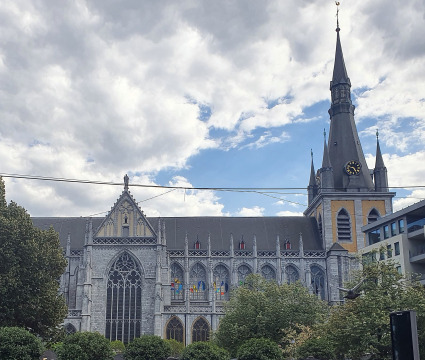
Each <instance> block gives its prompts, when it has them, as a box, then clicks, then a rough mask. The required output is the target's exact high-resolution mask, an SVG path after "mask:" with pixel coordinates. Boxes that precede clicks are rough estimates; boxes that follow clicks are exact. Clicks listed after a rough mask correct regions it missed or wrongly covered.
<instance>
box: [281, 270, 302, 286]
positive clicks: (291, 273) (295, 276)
mask: <svg viewBox="0 0 425 360" xmlns="http://www.w3.org/2000/svg"><path fill="white" fill-rule="evenodd" d="M285 275H286V282H287V283H288V284H293V283H295V282H296V281H298V280H299V279H300V274H299V273H298V270H297V269H296V268H295V266H293V265H288V266H287V267H286V268H285Z"/></svg>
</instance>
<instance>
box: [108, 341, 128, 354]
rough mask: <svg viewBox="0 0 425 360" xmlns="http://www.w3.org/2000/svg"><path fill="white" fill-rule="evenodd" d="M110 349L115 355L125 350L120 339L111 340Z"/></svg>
mask: <svg viewBox="0 0 425 360" xmlns="http://www.w3.org/2000/svg"><path fill="white" fill-rule="evenodd" d="M111 349H112V351H113V352H114V354H115V355H116V354H121V353H123V352H124V351H125V345H124V343H123V342H122V341H120V340H114V341H111Z"/></svg>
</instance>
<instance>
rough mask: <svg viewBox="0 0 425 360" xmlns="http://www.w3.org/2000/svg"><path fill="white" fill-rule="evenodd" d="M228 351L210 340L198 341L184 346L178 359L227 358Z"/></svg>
mask: <svg viewBox="0 0 425 360" xmlns="http://www.w3.org/2000/svg"><path fill="white" fill-rule="evenodd" d="M229 359H230V356H229V353H228V352H227V351H226V350H224V349H222V348H220V347H219V346H217V345H215V344H213V343H211V342H202V341H198V342H195V343H193V344H190V345H188V346H186V348H185V349H184V350H183V353H182V355H181V358H180V360H229Z"/></svg>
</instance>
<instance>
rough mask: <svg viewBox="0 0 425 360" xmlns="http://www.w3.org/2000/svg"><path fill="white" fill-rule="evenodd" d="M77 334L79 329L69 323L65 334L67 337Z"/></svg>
mask: <svg viewBox="0 0 425 360" xmlns="http://www.w3.org/2000/svg"><path fill="white" fill-rule="evenodd" d="M76 332H77V329H76V328H75V326H74V325H72V324H70V323H68V324H66V325H65V334H66V335H72V334H74V333H76Z"/></svg>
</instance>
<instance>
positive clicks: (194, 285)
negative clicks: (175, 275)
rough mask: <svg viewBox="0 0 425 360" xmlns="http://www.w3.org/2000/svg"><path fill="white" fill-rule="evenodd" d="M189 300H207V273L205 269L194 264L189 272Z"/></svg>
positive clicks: (198, 264)
mask: <svg viewBox="0 0 425 360" xmlns="http://www.w3.org/2000/svg"><path fill="white" fill-rule="evenodd" d="M189 277H190V288H189V291H190V294H189V295H190V299H192V300H206V299H207V272H206V271H205V268H204V267H203V266H202V265H201V264H200V263H196V264H195V265H193V266H192V269H191V270H190V275H189Z"/></svg>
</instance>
